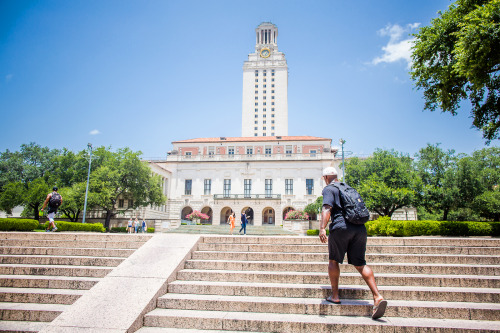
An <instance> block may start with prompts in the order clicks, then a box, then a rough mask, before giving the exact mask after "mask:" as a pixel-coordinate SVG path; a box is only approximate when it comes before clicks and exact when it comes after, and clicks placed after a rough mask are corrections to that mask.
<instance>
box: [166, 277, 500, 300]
mask: <svg viewBox="0 0 500 333" xmlns="http://www.w3.org/2000/svg"><path fill="white" fill-rule="evenodd" d="M339 289H340V297H341V298H347V299H371V298H372V296H371V293H370V290H369V289H368V287H367V286H366V285H340V286H339ZM379 290H380V292H381V294H382V295H383V296H384V298H386V299H388V300H391V299H406V300H416V301H433V302H474V303H499V302H500V289H496V288H447V287H425V286H424V287H416V286H380V287H379ZM168 292H169V293H177V294H200V295H228V296H231V295H234V296H266V297H299V298H325V297H326V296H328V295H330V294H331V287H330V286H329V285H314V284H292V283H289V284H281V283H252V282H218V281H179V280H177V281H174V282H172V283H170V284H169V285H168Z"/></svg>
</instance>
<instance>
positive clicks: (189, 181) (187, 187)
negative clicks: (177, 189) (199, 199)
mask: <svg viewBox="0 0 500 333" xmlns="http://www.w3.org/2000/svg"><path fill="white" fill-rule="evenodd" d="M192 186H193V180H192V179H186V181H185V183H184V194H185V195H191V188H192Z"/></svg>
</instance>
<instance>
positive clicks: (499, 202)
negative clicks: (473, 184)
mask: <svg viewBox="0 0 500 333" xmlns="http://www.w3.org/2000/svg"><path fill="white" fill-rule="evenodd" d="M472 206H473V208H474V210H475V211H476V212H478V213H479V215H481V216H482V217H485V218H487V219H492V220H494V221H500V191H499V190H498V188H497V189H496V190H494V191H486V192H484V193H483V194H481V195H478V196H477V197H475V198H474V201H473V203H472Z"/></svg>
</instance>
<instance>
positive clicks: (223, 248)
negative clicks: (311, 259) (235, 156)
mask: <svg viewBox="0 0 500 333" xmlns="http://www.w3.org/2000/svg"><path fill="white" fill-rule="evenodd" d="M198 250H199V251H220V252H276V253H282V252H285V253H325V252H328V247H327V245H326V244H324V245H323V244H322V245H272V244H263V245H261V244H217V243H200V244H198ZM366 253H367V254H375V253H380V254H387V253H396V254H446V255H456V254H462V255H497V256H500V247H477V246H476V247H462V246H460V247H458V246H425V247H422V246H398V245H395V246H391V245H368V246H367V247H366Z"/></svg>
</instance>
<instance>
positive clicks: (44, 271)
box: [0, 264, 113, 277]
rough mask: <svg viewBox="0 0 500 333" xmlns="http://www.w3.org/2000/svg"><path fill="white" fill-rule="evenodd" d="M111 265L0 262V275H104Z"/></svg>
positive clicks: (109, 270)
mask: <svg viewBox="0 0 500 333" xmlns="http://www.w3.org/2000/svg"><path fill="white" fill-rule="evenodd" d="M112 270H113V268H112V267H93V266H63V265H14V264H0V275H55V276H78V277H85V276H86V277H105V276H106V275H107V274H108V273H109V272H111V271H112Z"/></svg>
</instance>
